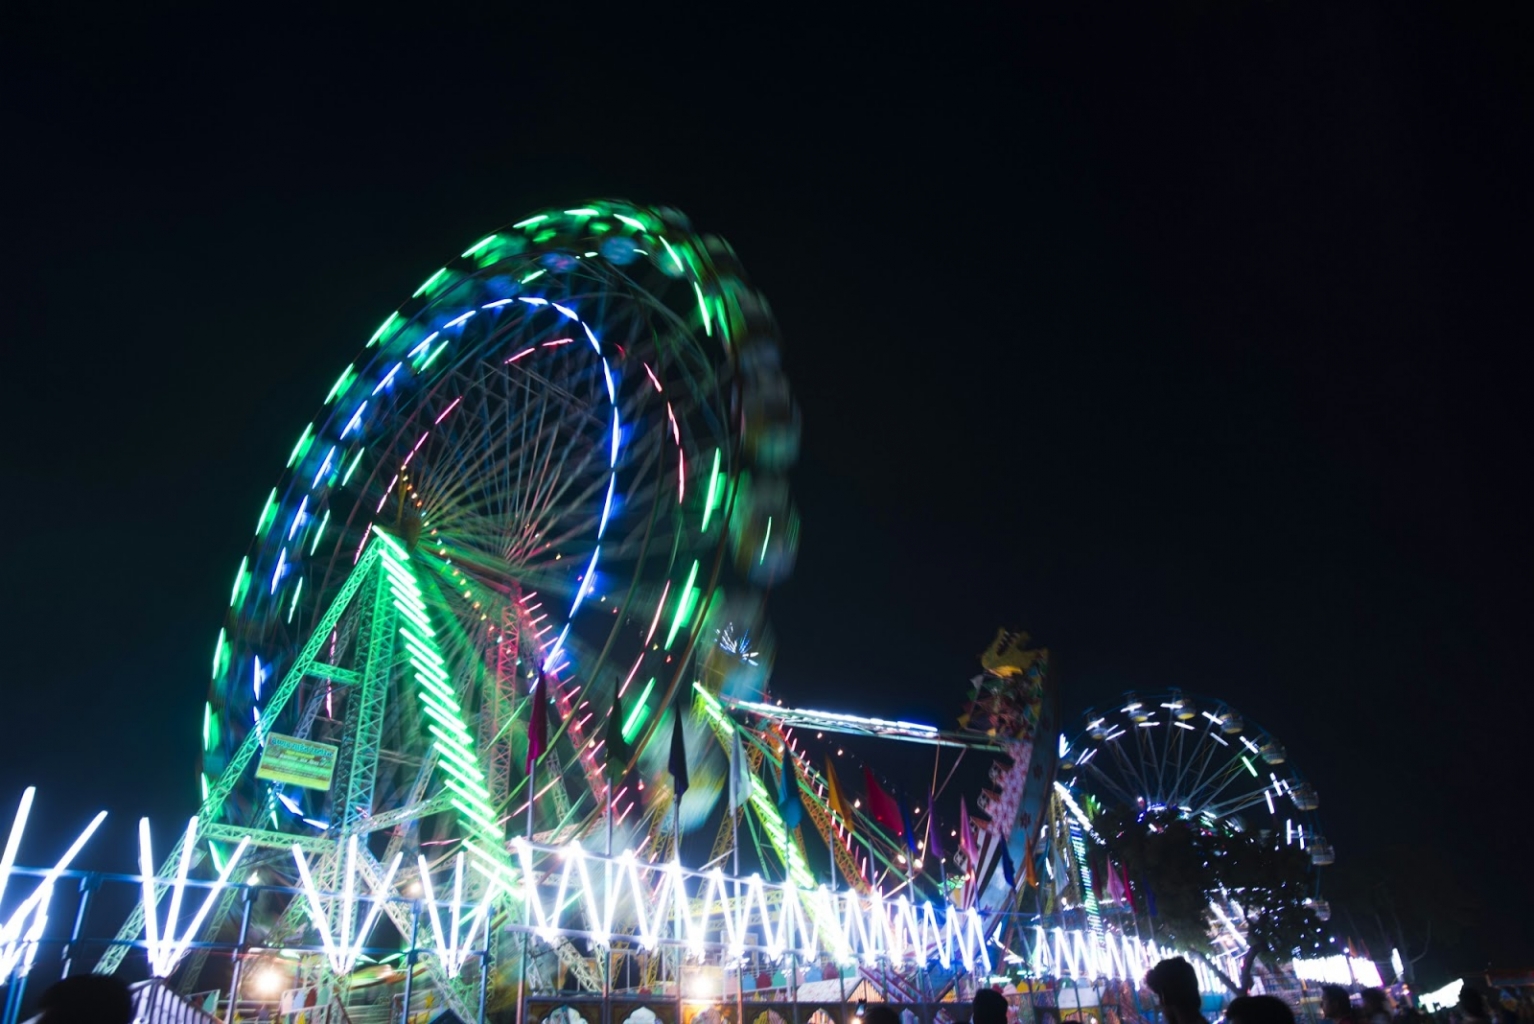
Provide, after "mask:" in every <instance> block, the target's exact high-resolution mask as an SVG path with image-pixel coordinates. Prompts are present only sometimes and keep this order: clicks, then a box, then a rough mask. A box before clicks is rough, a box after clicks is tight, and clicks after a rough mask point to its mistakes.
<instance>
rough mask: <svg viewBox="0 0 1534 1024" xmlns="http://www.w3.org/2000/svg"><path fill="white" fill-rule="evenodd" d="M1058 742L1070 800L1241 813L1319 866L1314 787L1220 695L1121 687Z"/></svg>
mask: <svg viewBox="0 0 1534 1024" xmlns="http://www.w3.org/2000/svg"><path fill="white" fill-rule="evenodd" d="M1085 717H1086V722H1085V725H1084V726H1083V728H1082V730H1081V731H1080V732H1079V733H1078V734H1077V735H1075V736H1072V737H1065V736H1062V737H1061V739H1060V771H1061V776H1062V778H1061V782H1062V784H1063V785H1064V786H1065V787H1066V788H1067V790H1068V791H1069V792H1071V793H1072V794H1074V795H1075V796H1076V798H1077V799H1080V798H1081V797H1082V796H1091V797H1092V798H1093V799H1094V800H1095V801H1096V802H1097V803H1099V804H1102V805H1105V806H1108V805H1113V806H1119V807H1123V808H1125V809H1133V810H1137V811H1140V812H1147V811H1163V810H1168V811H1174V812H1177V813H1180V814H1183V815H1186V816H1189V817H1199V818H1205V819H1209V820H1220V821H1223V820H1230V819H1238V818H1239V819H1241V820H1242V822H1243V823H1245V824H1248V825H1250V826H1251V827H1254V828H1261V829H1275V830H1280V831H1282V832H1283V833H1284V836H1285V840H1286V841H1288V842H1294V843H1299V844H1300V845H1302V846H1303V847H1304V848H1305V849H1306V850H1307V851H1308V852H1309V853H1310V858H1311V862H1312V863H1314V864H1316V865H1317V866H1321V865H1325V864H1330V863H1331V862H1332V859H1333V856H1334V855H1333V852H1332V848H1331V845H1330V844H1329V843H1327V842H1326V840H1325V838H1324V837H1323V836H1322V835H1321V833H1320V832H1319V830H1318V827H1317V822H1316V816H1315V811H1316V808H1317V807H1318V806H1319V804H1320V801H1319V799H1318V797H1317V795H1316V791H1315V787H1313V786H1312V785H1311V784H1310V783H1309V782H1306V781H1305V779H1304V777H1303V776H1301V775H1300V773H1299V772H1298V771H1297V770H1296V769H1295V767H1294V766H1293V764H1292V763H1290V761H1289V756H1288V752H1287V751H1286V750H1285V748H1284V745H1283V744H1282V743H1280V742H1279V741H1278V740H1276V739H1275V738H1274V737H1273V736H1272V735H1271V734H1270V733H1268V732H1267V731H1266V730H1264V729H1262V728H1260V727H1258V726H1256V725H1255V724H1253V723H1251V722H1250V721H1249V720H1248V719H1247V718H1246V716H1245V715H1243V714H1242V713H1241V712H1240V711H1238V710H1236V709H1235V708H1234V707H1232V706H1230V705H1229V704H1227V703H1225V702H1224V701H1218V700H1213V699H1211V698H1207V697H1199V696H1194V695H1192V694H1186V693H1183V692H1182V691H1180V690H1166V691H1161V692H1156V693H1128V694H1125V695H1124V700H1123V703H1121V704H1115V705H1114V706H1113V707H1111V708H1108V709H1092V710H1089V711H1088V712H1087V714H1086V716H1085Z"/></svg>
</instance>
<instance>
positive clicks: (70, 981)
mask: <svg viewBox="0 0 1534 1024" xmlns="http://www.w3.org/2000/svg"><path fill="white" fill-rule="evenodd" d="M38 1006H39V1007H40V1008H41V1009H42V1011H43V1012H42V1015H41V1016H40V1017H38V1018H37V1019H38V1024H131V1022H132V1020H133V994H132V993H131V992H129V991H128V986H127V984H126V983H125V982H124V981H123V980H122V979H121V978H118V977H117V976H115V975H111V974H77V975H75V976H74V977H73V978H64V979H63V980H62V981H58V982H56V983H54V984H53V985H52V986H51V987H50V988H49V989H48V991H46V992H44V993H43V998H42V999H41V1000H40V1001H39V1002H38Z"/></svg>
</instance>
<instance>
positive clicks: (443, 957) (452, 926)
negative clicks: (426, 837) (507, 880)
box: [420, 853, 500, 978]
mask: <svg viewBox="0 0 1534 1024" xmlns="http://www.w3.org/2000/svg"><path fill="white" fill-rule="evenodd" d="M420 861H421V865H420V866H421V886H422V888H423V889H424V890H425V893H426V907H427V912H428V915H429V917H430V919H431V934H432V940H433V943H434V945H435V946H436V949H437V959H438V961H440V962H441V964H442V967H443V969H444V970H446V971H447V974H448V976H449V977H452V978H456V977H458V974H459V972H461V971H462V970H463V968H464V965H465V964H467V963H468V962H469V958H470V957H471V956H472V955H473V952H474V938H475V935H476V934H478V932H479V930H480V929H481V928H483V929H484V930H485V932H486V934H487V936H488V932H489V930H490V908H491V907H493V906H494V905H495V900H496V897H497V896H498V895H499V894H500V883H499V882H497V881H496V879H495V878H494V877H492V876H491V875H490V874H489V873H488V872H486V871H485V870H484V869H482V868H480V867H479V865H478V864H475V865H474V867H475V868H476V869H477V870H479V872H480V874H482V875H484V876H485V879H486V885H487V886H488V887H489V888H488V889H487V890H486V891H485V894H484V896H483V897H482V898H481V899H480V901H479V906H477V907H476V908H475V909H474V911H473V913H471V914H470V915H469V930H468V932H466V933H465V932H464V931H463V930H462V922H463V854H462V853H460V854H458V856H456V857H455V858H453V899H452V902H451V903H450V904H449V905H448V907H449V911H448V912H449V918H448V920H449V924H448V927H447V928H445V929H444V928H443V927H442V915H441V913H439V911H438V909H437V906H438V904H437V894H436V893H435V892H434V891H433V889H432V884H431V869H430V867H429V866H428V865H427V863H426V858H425V857H421V858H420Z"/></svg>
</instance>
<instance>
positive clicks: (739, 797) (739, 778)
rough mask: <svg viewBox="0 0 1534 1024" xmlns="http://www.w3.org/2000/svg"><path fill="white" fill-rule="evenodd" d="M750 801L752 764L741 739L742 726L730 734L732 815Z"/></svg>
mask: <svg viewBox="0 0 1534 1024" xmlns="http://www.w3.org/2000/svg"><path fill="white" fill-rule="evenodd" d="M750 800H751V762H750V761H749V760H748V759H747V758H746V745H745V744H744V743H743V742H741V739H740V726H736V727H735V729H734V731H732V732H731V733H730V813H732V814H733V813H735V812H737V811H739V810H740V809H741V808H742V807H744V806H746V804H747V803H748V802H750Z"/></svg>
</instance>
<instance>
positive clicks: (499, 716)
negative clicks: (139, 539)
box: [104, 202, 799, 963]
mask: <svg viewBox="0 0 1534 1024" xmlns="http://www.w3.org/2000/svg"><path fill="white" fill-rule="evenodd" d="M798 437H799V424H798V414H797V409H796V407H795V405H794V403H793V401H792V398H791V395H790V392H789V389H788V384H787V380H786V377H785V376H784V374H783V372H782V369H781V366H780V364H779V358H778V349H777V331H776V326H775V323H774V321H773V318H772V315H771V312H770V310H769V309H768V307H767V305H766V303H765V301H764V300H763V299H762V298H761V297H760V296H759V295H758V294H757V293H756V292H755V291H754V290H752V288H751V287H750V286H749V284H748V283H747V281H746V279H745V276H744V272H743V271H742V269H741V267H740V265H739V263H738V262H737V260H736V258H735V256H734V254H733V252H732V250H731V249H730V248H729V246H728V245H727V244H726V243H724V242H723V241H722V240H720V239H718V238H716V237H712V236H700V235H698V234H697V233H695V232H694V231H693V230H692V228H691V226H690V225H689V223H688V221H687V220H686V219H685V218H684V217H683V216H682V215H681V214H679V213H677V212H675V211H672V210H665V209H652V208H645V207H639V206H635V205H632V204H628V203H624V202H597V203H591V204H589V205H587V206H583V207H579V208H574V209H569V210H563V211H550V212H544V213H540V214H537V215H535V216H532V217H528V218H526V219H524V220H521V221H518V222H517V223H515V224H512V225H510V226H509V227H506V228H502V229H500V230H498V231H496V232H494V233H492V234H490V235H487V236H486V237H484V238H483V239H481V240H480V241H478V242H477V243H475V244H474V245H472V246H470V247H469V248H468V249H467V250H465V251H464V252H463V253H462V255H461V256H459V257H458V258H457V259H454V260H452V261H451V262H449V263H448V264H447V265H446V266H445V267H443V268H441V269H439V270H437V271H436V272H435V273H433V274H431V275H430V276H429V277H428V278H427V279H426V280H425V281H424V282H423V283H422V284H421V286H420V287H419V288H417V289H416V290H415V292H414V294H413V295H411V297H410V298H409V299H408V300H407V301H406V302H405V304H404V305H402V306H401V307H400V308H399V309H398V310H396V311H395V312H394V313H391V314H390V315H389V316H388V317H387V318H386V319H385V320H384V321H383V323H382V324H381V325H380V326H379V327H378V329H377V330H376V331H374V332H373V334H372V336H371V337H370V338H368V339H367V341H366V345H365V347H364V348H363V350H362V352H361V354H360V356H359V357H358V358H357V359H356V360H355V361H354V362H352V363H351V364H350V365H348V366H347V367H346V368H345V370H343V371H342V372H341V374H340V376H339V377H338V378H337V379H336V380H335V383H334V385H333V386H331V387H330V389H329V391H328V393H326V394H325V395H324V401H323V404H322V406H321V408H320V410H319V413H318V414H317V415H316V417H315V419H314V421H313V422H312V423H310V424H309V425H307V426H306V427H304V428H303V430H302V431H301V432H300V433H299V436H298V437H297V439H296V442H295V443H294V444H293V445H292V448H291V450H290V451H289V452H288V455H287V459H286V465H285V466H284V467H283V472H282V474H281V479H280V480H279V482H278V484H277V486H275V487H274V488H273V489H272V490H271V492H270V495H269V496H268V497H267V499H266V500H265V502H264V503H263V505H262V507H261V509H260V512H259V515H258V516H257V517H256V520H255V537H254V540H253V541H252V543H251V546H250V549H249V551H248V553H247V554H246V556H245V558H244V559H243V560H242V561H241V562H240V565H239V568H238V570H237V571H236V573H235V576H234V580H233V585H232V588H231V592H230V600H229V606H228V609H227V610H226V611H225V613H224V615H223V618H224V622H223V627H222V628H221V629H220V630H219V632H218V638H217V642H216V645H215V647H214V652H213V658H212V680H211V683H210V686H209V692H208V700H207V704H206V706H205V708H204V714H203V729H202V744H201V748H202V760H201V766H200V773H199V776H200V783H201V788H202V797H203V805H202V810H201V812H200V815H199V819H200V821H201V822H202V828H201V832H200V834H199V841H200V843H201V844H205V846H206V848H207V849H208V851H209V852H210V853H211V854H212V856H213V859H214V861H215V862H217V861H218V860H219V859H220V857H221V855H227V854H228V852H229V849H230V847H231V846H232V845H233V842H234V840H235V838H236V837H237V836H238V837H241V838H245V837H249V836H255V837H256V845H257V846H262V845H263V844H264V845H265V846H266V847H268V848H270V849H272V850H275V851H278V852H277V853H275V854H273V855H272V857H271V861H272V863H274V864H280V863H281V862H282V855H283V854H285V852H286V851H285V850H284V849H283V844H284V843H287V842H289V841H292V842H295V843H299V844H308V845H309V847H310V848H311V849H324V848H325V847H324V844H325V843H332V844H336V843H340V842H342V841H343V840H344V839H345V838H346V837H355V836H361V837H362V838H363V856H364V857H366V856H369V855H376V856H378V857H380V858H382V857H385V856H386V855H387V854H388V853H390V852H394V851H396V850H397V849H398V848H399V847H400V846H402V845H408V846H410V847H412V849H411V850H409V851H407V852H412V853H413V852H414V850H415V849H419V848H422V847H426V848H433V849H442V850H452V849H454V848H455V844H458V843H463V842H467V841H468V840H470V839H471V838H472V837H474V836H480V837H481V838H482V839H483V840H484V848H485V849H489V848H490V847H495V846H501V847H502V848H501V849H500V850H499V855H500V856H504V848H503V846H502V844H501V842H500V839H501V837H502V836H503V835H504V825H505V823H506V821H507V820H508V819H510V818H513V817H515V816H517V815H518V814H520V813H522V811H523V810H525V809H526V808H527V807H528V806H529V805H530V804H531V805H532V806H533V807H534V809H535V810H536V811H537V814H536V815H535V818H536V821H537V822H538V825H539V831H540V833H541V834H542V836H543V837H544V838H545V839H547V840H548V841H555V840H556V839H557V840H558V841H567V840H570V839H575V838H579V837H580V836H581V835H583V834H585V832H587V831H589V830H590V828H591V827H592V825H593V823H594V822H596V821H598V820H600V818H601V816H602V815H603V814H604V813H605V811H606V808H607V807H608V806H609V802H610V801H609V796H610V797H611V802H613V803H615V804H616V805H617V806H618V814H619V816H620V817H619V820H620V822H622V821H624V819H625V818H627V816H628V815H629V812H630V811H633V810H635V809H636V808H637V809H638V810H639V812H640V813H639V814H635V815H634V817H633V818H628V819H627V820H628V822H629V824H630V826H634V825H635V824H636V823H637V821H638V819H639V818H640V816H641V815H642V814H643V807H642V805H641V804H640V803H639V801H638V800H637V799H636V797H637V796H638V793H637V791H619V792H616V793H611V794H610V793H609V790H608V786H609V784H608V782H607V781H606V779H605V777H604V772H603V765H602V764H601V756H602V745H603V742H604V738H605V737H606V735H607V734H608V733H607V725H608V718H609V716H610V715H611V714H612V709H614V708H615V707H616V706H617V705H618V703H619V702H620V701H621V705H622V707H623V709H624V710H623V713H622V721H621V722H620V723H619V725H620V726H621V732H622V734H623V735H624V737H625V739H626V740H631V741H632V744H633V747H634V749H636V750H637V749H640V748H642V747H643V745H644V738H645V737H646V736H648V735H649V733H650V732H652V731H653V730H654V729H655V728H656V726H657V724H658V723H659V721H660V718H661V714H662V712H663V711H664V709H665V708H666V707H667V705H668V703H669V702H670V701H671V699H672V697H673V695H674V694H675V692H676V691H677V689H678V688H679V687H681V686H690V684H691V679H692V678H693V676H692V675H691V674H687V675H686V676H685V680H684V672H688V673H690V672H691V671H692V670H691V669H690V668H689V662H690V661H691V660H692V658H693V655H694V651H695V649H696V648H700V647H701V646H702V645H706V644H713V643H714V641H715V640H716V638H723V640H722V642H723V643H725V644H726V645H728V647H730V648H732V649H733V650H734V653H735V654H736V655H737V656H736V657H734V658H714V659H712V661H711V662H710V665H709V667H710V670H711V671H712V673H713V674H714V675H715V676H718V675H720V674H721V673H723V674H726V675H728V674H731V673H734V674H737V675H740V674H743V675H746V676H749V677H752V678H756V677H759V675H760V673H761V665H760V659H759V658H757V657H756V656H755V653H754V652H753V651H752V649H751V648H750V647H749V646H747V645H748V643H749V641H747V640H746V639H745V638H749V637H753V636H760V635H761V634H762V630H763V625H764V624H763V623H762V622H761V621H760V614H761V602H760V600H759V599H758V598H754V597H753V596H752V594H753V592H754V591H757V590H759V589H760V588H762V587H764V586H766V585H769V584H771V583H772V582H774V581H776V580H779V579H782V578H783V577H785V576H786V575H787V574H788V573H789V572H790V571H791V569H792V566H793V562H794V556H795V550H796V545H797V533H798V517H797V513H796V511H795V508H794V505H793V503H792V500H791V498H790V496H789V490H788V485H787V481H786V475H785V474H786V472H787V470H788V469H789V468H790V467H791V466H792V464H793V463H794V462H795V460H796V458H797V454H798ZM715 646H717V645H715ZM745 654H750V655H751V656H750V657H746V656H744V655H745ZM545 680H546V681H547V690H546V696H547V700H548V703H549V705H550V712H551V714H552V716H553V720H554V723H555V724H553V725H552V726H551V727H550V729H549V736H548V738H547V743H546V744H543V745H542V746H543V749H542V751H541V759H542V763H543V764H545V765H546V766H547V767H546V768H544V769H541V770H540V772H539V773H538V778H537V785H538V789H537V791H536V792H533V791H532V786H530V785H529V782H530V776H529V774H528V773H526V772H525V771H524V770H523V765H524V763H525V760H526V758H527V756H528V754H529V743H530V740H529V736H528V732H529V729H528V721H529V717H530V716H529V712H528V708H529V705H530V703H531V701H530V691H531V690H532V688H533V687H534V686H535V685H539V684H540V682H541V681H545ZM427 684H430V685H427ZM714 685H715V686H716V687H717V688H725V687H728V686H729V685H731V684H730V681H729V680H728V679H715V682H714ZM278 747H282V748H284V749H286V750H288V751H289V753H293V752H295V751H296V752H297V754H298V755H301V757H300V760H302V759H304V758H307V767H305V765H303V764H299V765H297V766H296V767H295V765H294V764H293V763H287V764H284V763H282V759H281V758H280V757H278V756H276V754H275V753H274V752H275V751H277V748H278ZM532 753H534V754H540V751H538V750H534V751H532ZM289 762H292V758H289ZM316 765H318V766H319V767H318V769H316ZM306 771H307V772H314V771H318V774H319V775H320V776H322V777H320V778H318V779H305V778H303V777H302V776H303V774H304V772H306ZM656 788H657V787H651V790H652V791H653V790H655V789H656ZM380 836H385V837H388V846H389V849H388V850H384V849H383V848H382V845H381V843H382V840H380V841H379V842H377V843H375V844H374V849H373V850H372V852H371V854H369V851H368V849H367V843H368V841H369V837H380ZM292 867H293V862H292V859H291V857H289V859H288V861H287V868H288V869H289V870H291V868H292ZM290 916H291V915H290ZM134 924H135V922H133V921H130V922H129V924H128V925H127V926H125V929H124V933H125V934H126V933H127V932H129V931H131V930H132V929H133V926H134ZM115 955H116V956H117V957H118V958H120V956H121V954H120V953H117V954H115ZM104 963H105V961H104Z"/></svg>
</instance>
